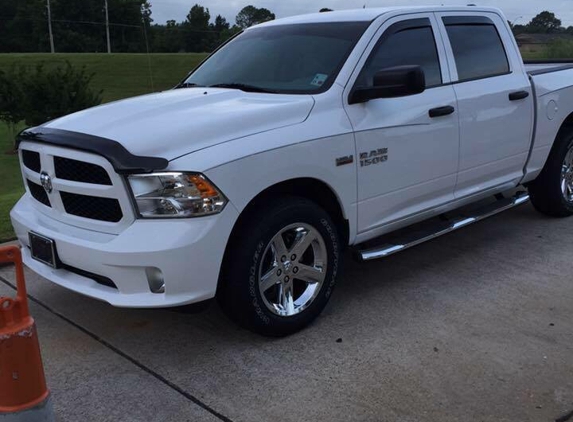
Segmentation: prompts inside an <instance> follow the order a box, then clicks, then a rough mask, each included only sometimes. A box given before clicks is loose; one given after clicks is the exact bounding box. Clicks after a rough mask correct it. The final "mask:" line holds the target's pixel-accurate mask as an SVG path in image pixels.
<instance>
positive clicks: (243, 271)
mask: <svg viewBox="0 0 573 422" xmlns="http://www.w3.org/2000/svg"><path fill="white" fill-rule="evenodd" d="M241 224H242V227H241V228H240V229H239V232H238V233H237V234H236V235H235V236H233V237H234V240H233V241H232V243H231V244H230V245H229V250H228V251H227V254H226V258H225V263H224V268H223V270H222V271H223V272H222V277H221V280H220V288H219V292H218V294H217V297H218V300H219V303H220V304H221V307H222V308H223V310H224V311H225V313H226V314H227V315H228V316H229V317H230V318H231V319H232V320H234V321H236V322H238V323H239V324H240V325H242V326H244V327H245V328H247V329H249V330H251V331H254V332H257V333H259V334H263V335H267V336H286V335H289V334H292V333H294V332H296V331H299V330H300V329H302V328H304V327H305V326H307V325H308V324H310V323H311V322H312V321H313V320H314V319H315V318H316V317H317V316H318V315H319V314H320V313H321V312H322V310H323V309H324V307H325V306H326V304H327V302H328V300H329V298H330V296H331V294H332V291H333V289H334V285H335V283H336V278H337V274H338V269H339V265H340V255H341V254H340V252H341V250H340V249H341V246H340V241H339V234H338V231H337V229H336V226H335V225H334V223H333V221H332V219H331V218H330V216H329V215H328V213H326V212H325V211H324V210H323V209H322V208H320V207H319V206H318V205H316V204H315V203H313V202H311V201H309V200H307V199H304V198H298V197H285V198H280V199H276V200H272V204H269V205H267V206H264V207H261V208H258V209H257V211H256V212H253V213H252V214H251V215H250V217H247V219H246V221H243V222H241Z"/></svg>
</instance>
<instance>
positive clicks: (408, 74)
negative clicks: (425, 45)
mask: <svg viewBox="0 0 573 422" xmlns="http://www.w3.org/2000/svg"><path fill="white" fill-rule="evenodd" d="M425 89H426V76H425V75H424V71H423V70H422V68H421V67H420V66H397V67H389V68H388V69H383V70H381V71H379V72H377V73H376V74H375V75H374V86H372V87H368V88H362V87H357V88H355V89H354V90H353V91H352V92H351V93H350V99H349V103H350V104H358V103H365V102H367V101H370V100H375V99H377V98H396V97H406V96H408V95H414V94H420V93H422V92H424V90H425Z"/></svg>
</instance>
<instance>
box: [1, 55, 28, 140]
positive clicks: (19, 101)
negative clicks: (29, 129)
mask: <svg viewBox="0 0 573 422" xmlns="http://www.w3.org/2000/svg"><path fill="white" fill-rule="evenodd" d="M26 77H27V69H26V68H22V67H18V68H17V67H15V66H13V67H11V68H10V69H8V70H7V71H1V70H0V121H3V122H4V123H5V124H6V125H7V126H8V136H10V138H11V139H14V138H15V137H16V127H17V126H18V124H19V123H20V122H21V121H22V120H25V118H26V101H24V98H25V93H24V84H23V83H22V81H23V80H24V79H26Z"/></svg>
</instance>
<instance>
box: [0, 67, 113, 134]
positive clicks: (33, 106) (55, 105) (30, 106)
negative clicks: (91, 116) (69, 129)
mask: <svg viewBox="0 0 573 422" xmlns="http://www.w3.org/2000/svg"><path fill="white" fill-rule="evenodd" d="M93 76H94V75H93V74H88V73H87V71H86V68H85V67H82V68H79V69H77V68H74V67H73V66H72V65H71V64H70V63H69V62H66V64H65V65H64V66H58V67H54V68H50V69H46V67H45V66H44V64H43V63H42V64H39V65H38V66H36V67H35V68H32V69H30V68H26V67H23V66H20V67H16V66H14V67H11V68H10V69H8V70H7V71H0V121H3V122H4V123H6V124H7V125H8V129H9V136H10V137H11V138H12V139H14V138H15V136H16V128H17V127H18V126H19V124H20V123H21V122H22V121H24V122H25V123H26V124H27V125H28V126H37V125H40V124H42V123H45V122H47V121H50V120H53V119H56V118H58V117H62V116H65V115H66V114H70V113H74V112H76V111H80V110H83V109H86V108H89V107H93V106H96V105H99V104H101V101H102V92H103V91H99V92H95V91H94V90H92V89H91V88H90V82H91V80H92V78H93Z"/></svg>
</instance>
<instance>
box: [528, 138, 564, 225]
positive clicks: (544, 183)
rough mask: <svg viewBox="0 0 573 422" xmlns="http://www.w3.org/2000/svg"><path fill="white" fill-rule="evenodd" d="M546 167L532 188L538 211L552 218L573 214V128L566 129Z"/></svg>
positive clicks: (532, 198)
mask: <svg viewBox="0 0 573 422" xmlns="http://www.w3.org/2000/svg"><path fill="white" fill-rule="evenodd" d="M555 142H556V143H555V146H554V147H553V149H552V150H551V153H550V154H549V158H548V159H547V162H546V163H545V167H543V170H542V171H541V173H540V175H539V176H538V177H537V179H535V181H533V182H532V183H531V184H530V185H529V187H528V189H529V195H530V197H531V202H532V203H533V206H534V207H535V209H536V210H537V211H539V212H540V213H542V214H545V215H549V216H552V217H569V216H570V215H573V129H572V128H568V129H567V130H563V131H562V133H561V134H559V135H558V137H557V140H556V141H555Z"/></svg>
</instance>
